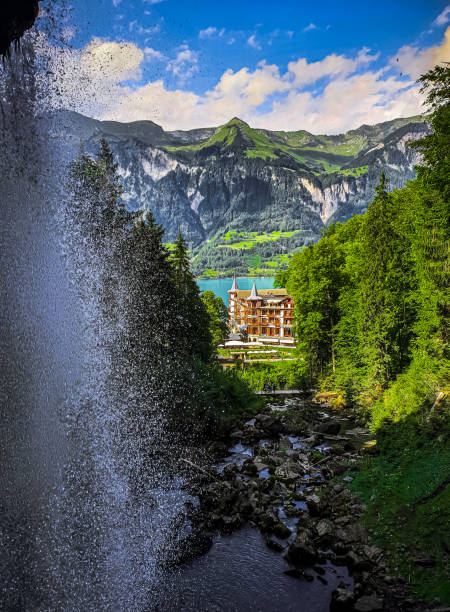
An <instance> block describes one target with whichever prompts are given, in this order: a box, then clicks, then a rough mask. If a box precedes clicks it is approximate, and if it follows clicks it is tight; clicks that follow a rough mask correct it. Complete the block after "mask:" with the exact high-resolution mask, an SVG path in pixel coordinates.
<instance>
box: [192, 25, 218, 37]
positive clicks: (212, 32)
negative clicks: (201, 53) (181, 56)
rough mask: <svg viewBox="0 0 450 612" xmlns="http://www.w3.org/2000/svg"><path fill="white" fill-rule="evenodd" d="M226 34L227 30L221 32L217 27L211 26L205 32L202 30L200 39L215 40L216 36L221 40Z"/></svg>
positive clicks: (199, 34) (199, 35)
mask: <svg viewBox="0 0 450 612" xmlns="http://www.w3.org/2000/svg"><path fill="white" fill-rule="evenodd" d="M224 34H225V28H221V29H220V30H219V29H218V28H216V27H215V26H209V27H207V28H205V29H204V30H200V32H199V33H198V37H199V38H214V37H215V36H218V37H219V38H221V37H222V36H223V35H224Z"/></svg>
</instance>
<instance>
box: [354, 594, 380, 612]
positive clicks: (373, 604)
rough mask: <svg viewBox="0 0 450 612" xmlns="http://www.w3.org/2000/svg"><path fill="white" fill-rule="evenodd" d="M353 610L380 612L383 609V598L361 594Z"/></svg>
mask: <svg viewBox="0 0 450 612" xmlns="http://www.w3.org/2000/svg"><path fill="white" fill-rule="evenodd" d="M354 610H355V612H380V611H381V610H383V600H382V599H379V598H378V597H375V596H374V595H363V597H360V598H359V599H358V600H357V601H356V603H355V607H354Z"/></svg>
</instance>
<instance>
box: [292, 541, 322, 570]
mask: <svg viewBox="0 0 450 612" xmlns="http://www.w3.org/2000/svg"><path fill="white" fill-rule="evenodd" d="M287 559H288V561H290V562H291V563H294V564H296V565H304V566H306V565H314V564H315V563H317V561H318V560H319V555H318V553H317V550H316V548H315V546H314V544H313V543H312V542H311V541H310V540H309V538H308V536H307V534H305V533H301V534H299V535H297V537H296V538H295V540H294V541H293V542H292V544H291V545H290V546H289V550H288V553H287Z"/></svg>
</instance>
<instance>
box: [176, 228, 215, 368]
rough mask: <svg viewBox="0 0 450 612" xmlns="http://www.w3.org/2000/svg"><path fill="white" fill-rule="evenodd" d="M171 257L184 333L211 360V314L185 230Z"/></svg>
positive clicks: (193, 347) (195, 349)
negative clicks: (205, 301)
mask: <svg viewBox="0 0 450 612" xmlns="http://www.w3.org/2000/svg"><path fill="white" fill-rule="evenodd" d="M170 261H171V264H172V278H173V283H174V285H175V288H176V290H177V292H178V300H179V303H180V305H181V310H182V312H183V313H184V317H183V323H184V325H183V327H182V328H180V334H181V335H183V337H184V338H185V339H186V342H187V344H188V345H189V346H190V350H191V351H192V355H193V356H198V357H199V358H200V359H201V360H203V361H206V362H207V361H208V360H209V359H210V358H211V355H212V346H211V332H210V317H209V315H208V313H207V311H206V307H205V304H204V302H203V301H202V299H201V297H200V290H199V288H198V285H197V283H196V281H195V278H194V276H193V274H192V272H191V269H190V263H189V256H188V250H187V248H186V242H185V240H184V238H183V237H182V235H181V234H178V237H177V240H176V242H175V248H174V249H173V251H172V252H171V254H170Z"/></svg>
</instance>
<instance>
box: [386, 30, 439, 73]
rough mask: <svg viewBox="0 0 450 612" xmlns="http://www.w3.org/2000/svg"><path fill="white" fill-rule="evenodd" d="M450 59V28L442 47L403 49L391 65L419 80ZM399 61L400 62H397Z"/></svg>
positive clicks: (406, 47) (411, 46) (391, 61)
mask: <svg viewBox="0 0 450 612" xmlns="http://www.w3.org/2000/svg"><path fill="white" fill-rule="evenodd" d="M449 58H450V26H449V27H448V28H447V29H446V31H445V34H444V39H443V40H442V43H441V44H440V45H436V46H434V47H425V48H423V49H420V48H419V47H417V46H414V45H405V46H403V47H401V48H400V49H399V50H398V52H397V53H396V55H395V56H393V57H392V58H391V60H390V65H391V66H392V67H394V68H398V70H399V71H401V72H402V73H403V74H406V75H408V76H410V77H412V78H413V79H418V78H419V76H420V75H421V74H424V73H425V72H427V70H430V69H431V68H433V67H434V66H435V65H436V64H438V63H440V62H446V61H447V62H448V61H449ZM397 60H398V61H397Z"/></svg>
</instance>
